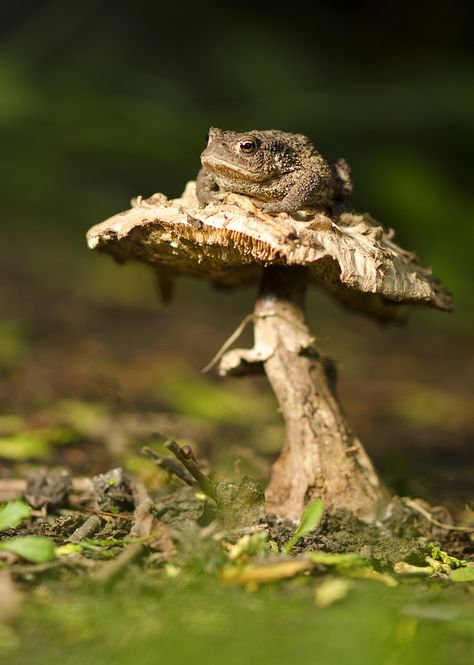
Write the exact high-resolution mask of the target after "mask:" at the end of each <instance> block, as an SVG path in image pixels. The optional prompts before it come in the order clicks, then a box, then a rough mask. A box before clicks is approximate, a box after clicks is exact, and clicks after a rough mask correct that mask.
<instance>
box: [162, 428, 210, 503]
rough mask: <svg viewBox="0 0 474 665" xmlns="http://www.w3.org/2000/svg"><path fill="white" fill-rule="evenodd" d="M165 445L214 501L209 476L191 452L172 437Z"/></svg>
mask: <svg viewBox="0 0 474 665" xmlns="http://www.w3.org/2000/svg"><path fill="white" fill-rule="evenodd" d="M165 447H166V448H168V450H171V452H172V453H173V455H175V457H176V458H177V459H178V460H179V461H180V462H181V464H182V465H183V466H184V467H186V469H187V470H188V471H189V473H190V474H191V475H192V476H193V478H195V479H196V482H197V484H198V485H199V487H200V488H201V489H202V491H203V492H204V494H206V495H207V496H208V497H210V498H211V499H213V500H214V501H215V500H216V488H215V487H214V485H213V483H212V482H211V481H210V480H209V478H208V477H207V476H205V475H204V474H203V472H202V471H201V470H200V469H199V467H198V465H197V464H196V461H195V459H194V455H193V453H192V452H189V450H188V451H186V450H184V449H183V448H181V446H179V445H178V444H177V443H176V441H173V440H172V439H171V440H169V441H166V443H165Z"/></svg>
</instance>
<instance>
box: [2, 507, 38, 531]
mask: <svg viewBox="0 0 474 665" xmlns="http://www.w3.org/2000/svg"><path fill="white" fill-rule="evenodd" d="M31 510H32V509H31V506H29V505H28V504H27V503H25V502H24V501H10V503H7V504H6V505H5V506H4V507H3V508H2V510H0V531H3V530H4V529H14V528H15V527H17V526H18V525H19V524H20V522H21V521H22V520H23V519H25V517H29V516H30V515H31Z"/></svg>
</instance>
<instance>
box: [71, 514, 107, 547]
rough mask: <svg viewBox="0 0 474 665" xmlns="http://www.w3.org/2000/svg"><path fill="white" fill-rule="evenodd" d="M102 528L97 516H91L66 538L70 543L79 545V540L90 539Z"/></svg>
mask: <svg viewBox="0 0 474 665" xmlns="http://www.w3.org/2000/svg"><path fill="white" fill-rule="evenodd" d="M101 526H102V520H101V519H100V517H99V516H98V515H91V516H90V517H88V518H87V519H86V521H85V522H83V523H82V524H81V526H80V527H78V528H77V529H76V530H75V531H74V532H73V533H72V534H71V535H70V536H69V538H68V542H70V543H79V542H80V541H81V540H85V539H86V538H90V537H91V536H93V535H94V533H96V532H97V531H98V530H99V529H100V527H101Z"/></svg>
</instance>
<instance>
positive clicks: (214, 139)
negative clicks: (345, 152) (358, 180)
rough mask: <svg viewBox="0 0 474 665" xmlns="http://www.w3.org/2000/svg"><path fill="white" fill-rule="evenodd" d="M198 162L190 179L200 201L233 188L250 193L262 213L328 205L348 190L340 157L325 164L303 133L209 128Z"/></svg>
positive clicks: (346, 171) (218, 197)
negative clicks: (194, 181) (195, 180)
mask: <svg viewBox="0 0 474 665" xmlns="http://www.w3.org/2000/svg"><path fill="white" fill-rule="evenodd" d="M201 163H202V169H201V170H200V171H199V174H198V177H197V183H196V193H197V197H198V200H199V203H200V204H201V206H205V205H207V204H208V203H212V202H216V201H220V200H222V196H223V194H224V193H225V192H235V193H237V194H246V195H247V196H252V197H254V198H255V199H257V200H258V201H259V202H261V203H259V205H260V207H261V208H262V209H263V210H264V211H265V212H268V213H280V212H286V213H291V212H295V211H296V210H301V209H302V208H311V207H314V206H321V205H322V206H330V205H331V204H333V203H335V202H340V201H341V200H342V199H344V198H345V197H347V196H348V195H349V194H350V193H351V191H352V181H351V177H350V171H349V167H348V165H347V163H346V162H345V160H343V159H340V160H338V161H337V162H335V163H334V164H333V165H331V164H329V162H328V161H327V160H326V159H325V158H324V157H323V156H322V155H321V154H320V153H319V152H318V151H317V150H316V148H315V147H314V145H313V143H312V142H311V141H310V140H309V139H308V138H307V137H306V136H304V135H303V134H292V133H289V132H280V131H278V130H275V129H268V130H252V131H250V132H244V133H241V132H233V131H227V130H222V129H217V128H216V127H211V128H210V130H209V134H208V144H207V147H206V148H205V150H204V151H203V152H202V153H201Z"/></svg>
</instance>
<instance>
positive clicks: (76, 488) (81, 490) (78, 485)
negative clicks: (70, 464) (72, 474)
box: [0, 478, 92, 503]
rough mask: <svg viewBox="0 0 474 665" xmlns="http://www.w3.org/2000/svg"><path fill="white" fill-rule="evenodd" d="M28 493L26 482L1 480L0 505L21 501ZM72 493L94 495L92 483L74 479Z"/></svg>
mask: <svg viewBox="0 0 474 665" xmlns="http://www.w3.org/2000/svg"><path fill="white" fill-rule="evenodd" d="M25 491H26V480H21V479H16V478H5V479H4V480H0V503H4V502H6V501H13V500H14V499H19V498H20V497H22V496H23V495H24V493H25ZM72 493H73V494H86V493H92V483H91V481H90V479H89V478H73V479H72Z"/></svg>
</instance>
